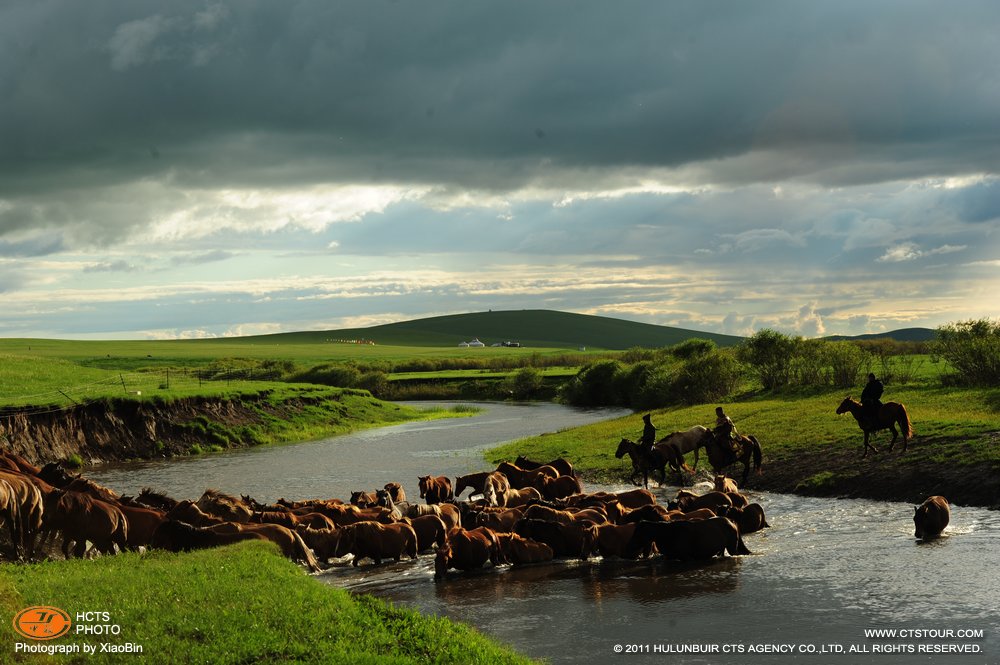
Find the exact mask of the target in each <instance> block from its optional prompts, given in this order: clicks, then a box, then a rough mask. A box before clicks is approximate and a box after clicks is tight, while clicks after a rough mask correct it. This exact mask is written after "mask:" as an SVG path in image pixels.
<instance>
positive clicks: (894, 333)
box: [827, 328, 934, 342]
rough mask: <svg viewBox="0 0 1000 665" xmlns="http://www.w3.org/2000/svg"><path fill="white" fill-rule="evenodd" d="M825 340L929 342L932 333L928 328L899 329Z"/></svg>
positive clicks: (840, 336) (838, 336) (839, 336)
mask: <svg viewBox="0 0 1000 665" xmlns="http://www.w3.org/2000/svg"><path fill="white" fill-rule="evenodd" d="M827 339H831V340H835V341H839V340H858V339H894V340H896V341H897V342H929V341H931V340H933V339H934V331H933V330H931V329H930V328H900V329H899V330H890V331H889V332H884V333H870V334H868V335H853V336H847V335H834V336H832V337H828V338H827Z"/></svg>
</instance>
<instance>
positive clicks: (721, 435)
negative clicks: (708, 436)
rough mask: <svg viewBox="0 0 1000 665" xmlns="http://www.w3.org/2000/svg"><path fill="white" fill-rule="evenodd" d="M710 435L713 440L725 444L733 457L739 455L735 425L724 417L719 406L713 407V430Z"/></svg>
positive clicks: (727, 417) (724, 413)
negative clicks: (713, 437) (713, 436)
mask: <svg viewBox="0 0 1000 665" xmlns="http://www.w3.org/2000/svg"><path fill="white" fill-rule="evenodd" d="M712 433H713V434H715V438H716V439H717V440H718V441H720V442H725V443H726V445H727V446H728V447H729V449H730V450H731V451H732V452H733V456H734V457H735V456H736V455H737V454H738V453H739V449H738V445H739V444H738V443H737V442H738V441H739V439H740V435H739V433H738V432H737V431H736V425H735V423H733V420H732V418H730V417H729V416H727V415H726V412H725V411H723V410H722V407H721V406H717V407H715V428H714V429H713V430H712Z"/></svg>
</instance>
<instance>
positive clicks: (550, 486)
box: [542, 476, 583, 501]
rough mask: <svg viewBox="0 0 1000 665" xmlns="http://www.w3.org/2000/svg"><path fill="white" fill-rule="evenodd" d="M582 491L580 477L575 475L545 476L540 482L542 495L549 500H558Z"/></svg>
mask: <svg viewBox="0 0 1000 665" xmlns="http://www.w3.org/2000/svg"><path fill="white" fill-rule="evenodd" d="M582 491H583V486H582V485H581V484H580V479H579V478H577V477H576V476H559V477H558V478H546V479H545V481H544V482H543V484H542V496H543V497H545V498H546V499H548V500H549V501H558V500H560V499H566V498H568V497H571V496H573V495H574V494H579V493H580V492H582Z"/></svg>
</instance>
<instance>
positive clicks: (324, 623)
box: [0, 542, 532, 664]
mask: <svg viewBox="0 0 1000 665" xmlns="http://www.w3.org/2000/svg"><path fill="white" fill-rule="evenodd" d="M428 583H431V582H430V580H428ZM0 591H2V592H3V593H2V594H0V599H2V600H0V608H2V610H3V612H4V614H5V616H7V618H6V619H5V620H4V621H2V622H0V642H2V645H0V661H3V662H10V661H11V660H22V661H24V662H88V663H114V662H125V661H134V659H135V658H136V656H135V655H134V654H101V653H97V654H96V655H93V656H86V657H85V658H82V657H80V656H79V655H76V656H72V655H56V656H47V655H41V656H39V655H31V656H27V657H24V656H22V657H20V658H19V657H17V656H15V653H14V644H15V643H16V642H17V641H19V640H20V638H19V637H18V636H17V635H16V634H15V633H14V631H13V628H12V625H11V619H12V618H13V616H14V614H15V613H16V612H18V611H20V610H21V609H24V608H25V607H30V606H34V605H53V606H55V607H59V608H60V609H63V610H65V611H67V612H68V613H69V614H70V615H71V616H75V614H76V612H84V611H103V612H108V613H109V614H110V616H111V618H110V623H112V624H118V625H120V626H121V633H120V635H111V636H93V635H91V636H86V635H76V634H74V633H73V631H72V630H71V632H70V634H69V635H67V636H65V637H63V638H58V639H56V640H54V641H53V642H52V643H53V644H56V643H58V644H74V643H80V644H81V645H82V644H83V643H87V644H90V645H99V644H100V643H102V642H110V643H114V644H125V643H129V642H131V643H135V644H140V645H142V647H143V655H142V656H141V657H140V660H141V661H144V662H212V663H245V662H258V661H259V662H323V663H379V664H381V663H427V662H437V663H528V662H532V661H530V660H529V659H527V658H525V657H523V656H521V655H520V654H517V653H516V652H515V651H513V650H512V649H510V648H509V647H506V646H503V645H500V644H498V643H496V642H494V641H493V640H491V639H489V638H487V637H485V636H484V635H482V634H480V633H478V632H476V631H475V630H473V629H472V628H469V627H468V626H465V625H464V624H460V623H456V622H452V621H450V620H448V619H446V618H441V617H435V616H423V615H421V614H419V613H418V612H415V611H412V610H407V609H401V608H397V607H395V606H393V605H391V604H389V603H386V602H384V601H381V600H379V599H376V598H374V597H371V596H367V595H355V594H352V593H349V592H347V591H344V590H342V589H337V588H333V587H330V586H327V585H325V584H323V583H321V582H319V581H318V580H316V579H313V578H311V577H309V576H308V575H305V574H304V573H303V572H302V570H301V569H300V568H299V567H297V566H296V565H294V564H292V563H290V562H289V561H287V560H286V559H284V558H283V557H281V556H280V555H279V554H278V553H277V550H276V548H274V547H273V546H272V545H270V544H268V543H256V542H252V543H240V544H238V545H234V546H230V547H224V548H218V549H212V550H204V551H199V552H193V553H189V554H171V553H167V552H151V553H147V554H141V555H140V554H137V553H124V554H121V555H119V556H115V557H102V558H99V559H95V560H79V559H77V560H72V561H47V562H42V563H37V564H30V565H15V564H0ZM25 641H27V640H25Z"/></svg>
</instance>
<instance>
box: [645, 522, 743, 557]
mask: <svg viewBox="0 0 1000 665" xmlns="http://www.w3.org/2000/svg"><path fill="white" fill-rule="evenodd" d="M654 543H655V544H656V549H657V551H659V552H660V554H662V555H663V556H664V557H665V558H667V559H679V560H681V561H698V560H705V559H711V558H713V557H715V556H719V555H722V554H723V553H724V552H728V553H729V554H730V555H731V556H737V555H740V554H750V550H748V549H747V546H746V545H745V544H744V543H743V539H742V538H741V537H740V531H739V528H738V527H737V526H736V524H735V523H734V522H733V521H732V520H729V519H727V518H725V517H713V518H711V519H707V520H699V521H697V522H690V521H670V522H639V524H637V525H636V527H635V533H633V534H632V540H631V541H630V543H629V550H630V552H647V553H648V552H649V551H650V550H651V549H652V548H651V545H652V544H654Z"/></svg>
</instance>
